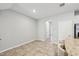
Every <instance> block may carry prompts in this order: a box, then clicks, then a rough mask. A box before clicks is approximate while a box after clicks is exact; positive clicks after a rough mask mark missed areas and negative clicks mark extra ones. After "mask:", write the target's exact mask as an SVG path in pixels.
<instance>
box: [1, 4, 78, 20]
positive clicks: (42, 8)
mask: <svg viewBox="0 0 79 59" xmlns="http://www.w3.org/2000/svg"><path fill="white" fill-rule="evenodd" d="M59 4H60V3H17V4H13V5H12V4H10V5H6V4H5V6H7V8H10V9H12V10H15V11H17V12H20V13H22V14H24V15H26V16H29V17H32V18H35V19H42V18H44V17H48V16H53V15H57V14H60V13H65V12H68V11H73V10H75V9H78V8H79V4H78V3H75V4H74V3H72V4H71V3H69V4H65V6H63V7H60V6H59ZM11 6H12V7H11ZM0 7H1V4H0ZM3 7H4V6H3ZM3 7H1V8H3ZM5 8H6V7H5ZM5 8H3V9H5Z"/></svg>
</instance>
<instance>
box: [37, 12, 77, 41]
mask: <svg viewBox="0 0 79 59" xmlns="http://www.w3.org/2000/svg"><path fill="white" fill-rule="evenodd" d="M46 20H52V37H53V40H54V41H58V40H63V39H65V38H67V37H69V36H71V37H73V35H74V27H73V24H74V20H76V18H75V16H74V14H73V11H71V12H67V13H63V14H59V15H56V16H52V17H49V18H45V19H42V20H39V22H38V27H39V29H38V37H39V39H44V40H46V37H45V29H46V28H45V22H46Z"/></svg>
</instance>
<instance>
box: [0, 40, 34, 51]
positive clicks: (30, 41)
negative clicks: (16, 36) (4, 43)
mask: <svg viewBox="0 0 79 59" xmlns="http://www.w3.org/2000/svg"><path fill="white" fill-rule="evenodd" d="M34 40H35V39H33V40H30V41H27V42H24V43H21V44H18V45H16V46H13V47H10V48H7V49H4V50H2V51H0V53H2V52H5V51H7V50H10V49H13V48H16V47H19V46H22V45H24V44H28V43H30V42H32V41H34Z"/></svg>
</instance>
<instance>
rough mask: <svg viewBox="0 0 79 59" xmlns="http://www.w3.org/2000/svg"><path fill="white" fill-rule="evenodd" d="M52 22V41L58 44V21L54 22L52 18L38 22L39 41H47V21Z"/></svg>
mask: <svg viewBox="0 0 79 59" xmlns="http://www.w3.org/2000/svg"><path fill="white" fill-rule="evenodd" d="M49 20H50V21H52V28H51V30H52V33H51V34H52V39H53V40H52V41H54V42H56V41H58V37H57V36H58V27H57V25H58V24H57V21H56V20H54V19H53V18H52V17H51V18H44V19H41V20H39V21H38V39H39V40H47V39H48V38H47V35H46V32H47V31H46V30H47V29H46V22H47V21H49Z"/></svg>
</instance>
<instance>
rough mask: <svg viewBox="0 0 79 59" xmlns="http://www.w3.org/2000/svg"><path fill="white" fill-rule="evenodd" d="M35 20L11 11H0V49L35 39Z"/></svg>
mask: <svg viewBox="0 0 79 59" xmlns="http://www.w3.org/2000/svg"><path fill="white" fill-rule="evenodd" d="M36 29H37V28H36V20H33V19H30V18H28V17H25V16H23V15H20V14H18V13H16V12H13V11H8V10H7V11H0V38H1V39H2V40H0V51H1V50H4V49H7V48H10V47H13V46H15V45H17V44H20V43H22V42H27V41H30V40H33V39H36V35H37V34H36Z"/></svg>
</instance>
